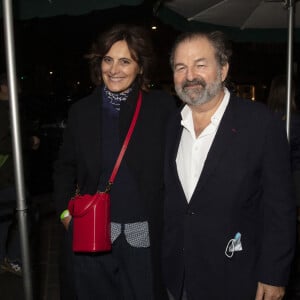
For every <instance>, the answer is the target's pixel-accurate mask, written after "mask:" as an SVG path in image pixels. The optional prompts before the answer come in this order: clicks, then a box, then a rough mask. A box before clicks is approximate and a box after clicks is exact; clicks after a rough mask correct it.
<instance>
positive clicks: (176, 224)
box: [163, 96, 295, 300]
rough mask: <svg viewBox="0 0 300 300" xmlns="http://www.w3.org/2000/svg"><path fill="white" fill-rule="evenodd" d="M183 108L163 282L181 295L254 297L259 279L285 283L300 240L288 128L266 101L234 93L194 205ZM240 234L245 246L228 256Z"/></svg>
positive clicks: (169, 158)
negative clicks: (182, 149)
mask: <svg viewBox="0 0 300 300" xmlns="http://www.w3.org/2000/svg"><path fill="white" fill-rule="evenodd" d="M180 122H181V115H180V112H179V113H178V114H177V115H176V116H174V118H172V120H171V121H170V123H169V126H168V132H167V145H166V159H165V184H166V199H165V230H164V242H163V269H164V279H165V282H166V285H167V287H168V289H169V290H170V291H171V293H172V294H173V295H174V296H175V298H176V299H179V298H178V297H179V294H180V290H181V288H182V282H183V280H184V286H185V289H186V291H187V296H188V299H189V300H194V299H195V300H196V299H197V300H198V299H207V300H218V299H220V300H221V299H222V300H225V299H228V300H248V299H249V300H254V299H255V293H256V287H257V282H258V281H260V282H263V283H266V284H271V285H277V286H284V285H286V284H287V281H288V277H289V270H290V264H291V261H292V258H293V254H294V243H295V203H294V195H293V192H292V180H291V174H290V161H289V151H288V143H287V140H286V133H285V131H284V128H283V127H282V124H280V122H279V121H278V122H277V121H276V120H275V119H274V118H273V116H272V114H271V113H270V112H269V111H268V110H267V109H266V108H265V106H264V105H262V104H259V103H254V102H252V101H250V100H243V99H238V98H236V97H233V96H231V98H230V101H229V104H228V106H227V108H226V111H225V113H224V115H223V118H222V120H221V123H220V126H219V128H218V131H217V133H216V136H215V139H214V141H213V144H212V146H211V148H210V151H209V153H208V156H207V159H206V161H205V164H204V168H203V171H202V173H201V176H200V178H199V181H198V184H197V186H196V188H195V191H194V193H193V196H192V198H191V200H190V203H189V204H188V203H187V200H186V198H185V195H184V192H183V189H182V186H181V183H180V181H179V177H178V173H177V167H176V161H175V160H176V156H177V150H178V146H179V142H180V138H181V133H182V126H181V124H180ZM237 232H240V233H241V235H242V236H241V242H242V248H243V250H242V251H236V252H234V254H233V256H232V258H228V257H227V256H226V255H225V249H226V246H227V244H228V242H229V240H230V239H232V238H234V236H235V234H236V233H237Z"/></svg>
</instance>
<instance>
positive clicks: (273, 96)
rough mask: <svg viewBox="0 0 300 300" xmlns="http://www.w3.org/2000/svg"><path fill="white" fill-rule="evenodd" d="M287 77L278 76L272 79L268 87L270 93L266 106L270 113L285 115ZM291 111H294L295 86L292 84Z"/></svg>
mask: <svg viewBox="0 0 300 300" xmlns="http://www.w3.org/2000/svg"><path fill="white" fill-rule="evenodd" d="M286 80H287V77H286V76H285V75H279V76H276V77H274V78H273V80H272V82H271V86H270V91H269V95H268V99H267V104H268V106H269V108H270V109H271V110H272V111H275V112H283V113H286V99H287V88H286V87H287V82H286ZM291 110H292V111H295V110H296V103H295V85H294V82H292V91H291Z"/></svg>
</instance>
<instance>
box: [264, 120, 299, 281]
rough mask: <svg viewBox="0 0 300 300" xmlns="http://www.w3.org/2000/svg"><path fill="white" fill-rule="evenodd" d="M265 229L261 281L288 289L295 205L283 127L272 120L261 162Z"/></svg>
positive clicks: (294, 238) (293, 248)
mask: <svg viewBox="0 0 300 300" xmlns="http://www.w3.org/2000/svg"><path fill="white" fill-rule="evenodd" d="M261 184H262V187H263V195H262V205H263V229H262V232H261V237H260V238H261V255H260V258H259V274H258V281H260V282H263V283H266V284H270V285H275V286H286V285H287V283H288V278H289V273H290V266H291V262H292V260H293V256H294V250H295V240H296V206H295V197H294V194H293V188H292V177H291V168H290V157H289V146H288V142H287V138H286V132H285V130H284V128H283V126H282V124H281V123H280V122H279V121H278V122H277V120H275V119H270V122H269V125H268V129H267V130H266V136H265V144H264V153H263V161H262V183H261Z"/></svg>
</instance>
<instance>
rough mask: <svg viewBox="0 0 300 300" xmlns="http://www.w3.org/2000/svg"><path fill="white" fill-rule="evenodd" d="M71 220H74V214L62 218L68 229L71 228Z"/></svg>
mask: <svg viewBox="0 0 300 300" xmlns="http://www.w3.org/2000/svg"><path fill="white" fill-rule="evenodd" d="M71 220H72V216H67V217H65V218H63V219H62V220H61V222H62V224H63V225H64V227H65V229H66V230H68V229H69V224H70V222H71Z"/></svg>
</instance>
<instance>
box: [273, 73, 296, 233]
mask: <svg viewBox="0 0 300 300" xmlns="http://www.w3.org/2000/svg"><path fill="white" fill-rule="evenodd" d="M286 86H287V85H286V76H284V75H279V76H276V77H274V78H273V80H272V82H271V87H270V91H269V95H268V99H267V103H268V106H269V108H270V109H271V110H272V111H274V112H275V114H276V115H277V116H278V117H279V118H281V120H282V121H283V122H286V95H287V88H286ZM289 142H290V153H291V163H292V172H293V178H294V184H295V191H296V204H297V211H298V212H297V219H298V235H299V237H300V114H299V110H298V109H297V106H296V101H295V83H294V82H293V85H292V91H291V118H290V138H289Z"/></svg>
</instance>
